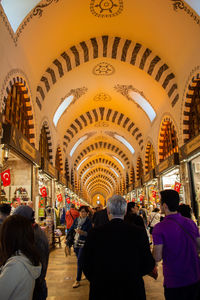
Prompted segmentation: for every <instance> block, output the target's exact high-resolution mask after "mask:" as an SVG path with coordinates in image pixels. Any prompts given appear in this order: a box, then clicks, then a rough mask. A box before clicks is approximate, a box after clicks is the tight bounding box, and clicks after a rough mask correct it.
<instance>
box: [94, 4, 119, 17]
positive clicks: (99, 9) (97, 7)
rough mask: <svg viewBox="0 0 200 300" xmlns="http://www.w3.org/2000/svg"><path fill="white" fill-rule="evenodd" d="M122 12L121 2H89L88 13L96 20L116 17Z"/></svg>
mask: <svg viewBox="0 0 200 300" xmlns="http://www.w3.org/2000/svg"><path fill="white" fill-rule="evenodd" d="M122 10H123V0H91V2H90V11H91V13H92V14H93V15H94V16H95V17H98V18H108V17H115V16H118V15H119V14H120V13H121V12H122Z"/></svg>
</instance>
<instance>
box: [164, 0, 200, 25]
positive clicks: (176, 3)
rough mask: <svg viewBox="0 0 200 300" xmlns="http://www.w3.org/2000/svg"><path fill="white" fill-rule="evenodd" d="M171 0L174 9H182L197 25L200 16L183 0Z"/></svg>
mask: <svg viewBox="0 0 200 300" xmlns="http://www.w3.org/2000/svg"><path fill="white" fill-rule="evenodd" d="M170 1H172V5H173V7H174V10H175V11H177V10H178V9H182V10H184V11H185V12H186V13H187V14H188V15H189V16H190V17H191V18H192V19H193V20H194V21H195V22H196V23H197V24H198V25H200V18H199V16H198V15H197V13H195V12H194V11H193V10H192V9H190V7H189V6H187V5H186V4H185V3H184V1H182V0H170Z"/></svg>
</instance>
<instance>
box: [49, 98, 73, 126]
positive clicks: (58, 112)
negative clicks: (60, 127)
mask: <svg viewBox="0 0 200 300" xmlns="http://www.w3.org/2000/svg"><path fill="white" fill-rule="evenodd" d="M73 99H74V96H73V95H70V96H68V97H67V98H65V100H63V102H62V103H61V104H60V105H59V106H58V108H57V110H56V112H55V114H54V116H53V123H54V125H55V126H57V124H58V121H59V119H60V117H61V116H62V114H63V113H64V112H65V110H66V109H67V107H68V106H69V105H70V103H71V102H72V100H73Z"/></svg>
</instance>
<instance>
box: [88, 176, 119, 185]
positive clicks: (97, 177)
mask: <svg viewBox="0 0 200 300" xmlns="http://www.w3.org/2000/svg"><path fill="white" fill-rule="evenodd" d="M95 180H104V181H108V182H109V183H110V184H111V185H112V186H114V183H113V181H112V180H111V179H110V178H109V177H108V176H105V175H102V174H98V175H96V176H94V177H92V178H90V180H89V181H88V182H87V184H86V185H87V186H88V185H89V184H90V183H91V182H93V181H95Z"/></svg>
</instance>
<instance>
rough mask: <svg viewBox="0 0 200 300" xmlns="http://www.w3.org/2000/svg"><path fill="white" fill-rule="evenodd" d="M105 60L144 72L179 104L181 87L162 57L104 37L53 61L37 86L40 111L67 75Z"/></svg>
mask: <svg viewBox="0 0 200 300" xmlns="http://www.w3.org/2000/svg"><path fill="white" fill-rule="evenodd" d="M101 57H102V58H103V57H107V58H112V59H116V60H119V61H122V62H127V63H129V64H131V65H133V66H136V67H138V68H139V69H141V70H144V71H145V72H146V73H147V74H148V75H150V76H152V77H153V78H154V79H155V80H156V81H157V82H159V83H160V84H161V86H162V87H163V88H164V89H165V90H166V92H167V94H168V96H169V98H171V99H172V102H171V105H172V106H174V105H175V104H176V102H177V101H178V99H179V95H178V92H177V89H178V86H177V83H176V81H175V75H174V73H173V72H172V71H171V70H170V68H169V66H168V65H167V64H166V63H165V62H163V61H162V60H161V58H160V57H159V56H158V55H156V54H154V53H152V50H150V49H149V48H146V47H144V46H143V45H142V44H140V43H136V42H133V41H131V40H128V39H123V38H120V37H112V36H108V35H104V36H100V37H94V38H91V39H89V40H87V41H82V42H80V43H79V44H78V45H74V46H72V47H70V48H69V49H67V50H66V51H64V52H63V53H61V55H60V56H59V57H57V58H56V59H55V60H54V61H53V62H52V64H51V65H50V66H49V67H48V68H47V69H46V71H45V73H44V74H43V76H42V77H41V79H40V83H39V84H38V86H37V95H36V103H37V105H38V107H39V109H40V110H41V109H42V102H43V101H44V99H45V97H46V94H47V93H48V92H49V91H50V89H51V87H52V86H53V85H54V84H55V83H56V82H57V81H58V80H59V79H60V78H62V77H63V76H64V74H65V73H66V72H69V71H71V70H72V69H74V68H75V67H78V66H80V65H81V64H83V63H85V62H88V61H90V60H92V59H96V58H101Z"/></svg>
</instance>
